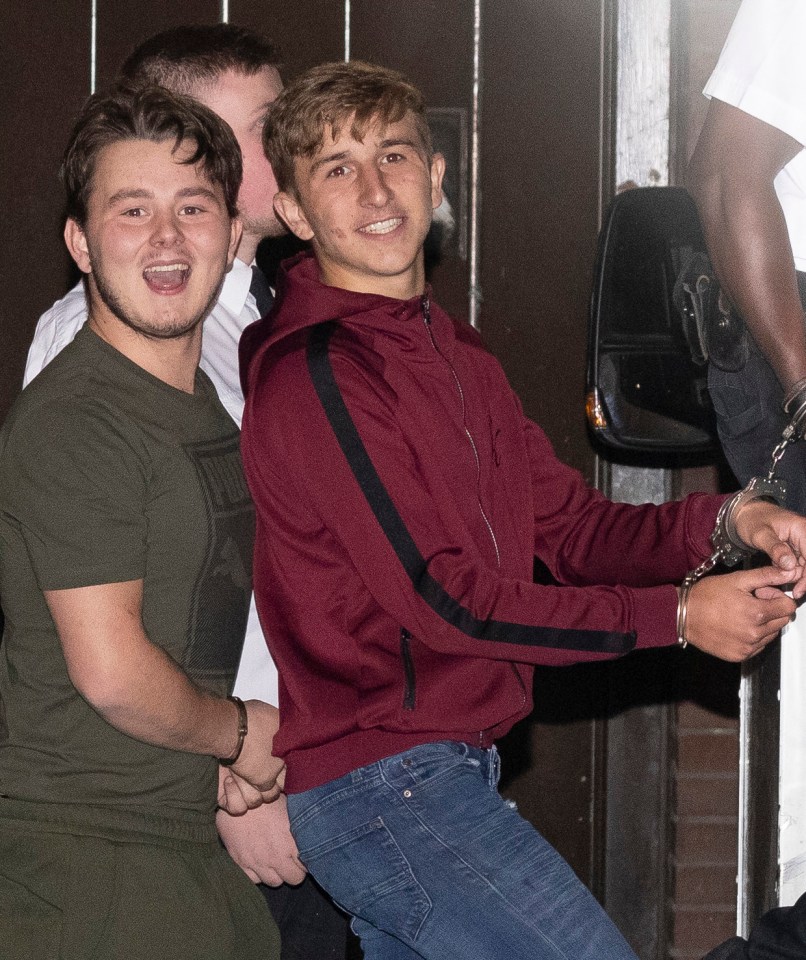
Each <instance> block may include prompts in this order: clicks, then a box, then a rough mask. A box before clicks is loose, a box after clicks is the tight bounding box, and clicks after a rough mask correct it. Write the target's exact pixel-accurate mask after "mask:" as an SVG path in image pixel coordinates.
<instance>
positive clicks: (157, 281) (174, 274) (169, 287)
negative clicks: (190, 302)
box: [143, 263, 190, 293]
mask: <svg viewBox="0 0 806 960" xmlns="http://www.w3.org/2000/svg"><path fill="white" fill-rule="evenodd" d="M189 276H190V264H187V263H159V264H155V265H154V266H153V267H146V268H145V270H143V279H144V280H145V282H146V283H147V284H148V287H149V289H150V290H153V291H154V292H155V293H177V292H178V291H180V290H183V289H184V288H185V287H186V286H187V281H188V277H189Z"/></svg>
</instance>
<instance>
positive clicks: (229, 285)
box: [218, 257, 252, 317]
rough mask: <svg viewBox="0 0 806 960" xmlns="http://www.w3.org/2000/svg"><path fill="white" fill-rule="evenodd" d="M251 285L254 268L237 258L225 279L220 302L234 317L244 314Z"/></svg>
mask: <svg viewBox="0 0 806 960" xmlns="http://www.w3.org/2000/svg"><path fill="white" fill-rule="evenodd" d="M251 283H252V267H251V266H250V265H249V264H248V263H244V262H243V260H239V259H238V258H237V257H236V258H235V260H234V261H233V263H232V267H231V269H230V271H229V273H227V275H226V276H225V277H224V283H223V285H222V287H221V295H220V296H219V298H218V302H219V303H220V304H222V305H223V306H224V307H226V309H227V310H229V312H230V313H232V314H233V315H234V316H236V317H237V316H239V315H240V314H241V313H242V312H243V308H244V304H245V303H246V298H247V296H248V294H249V286H250V284H251Z"/></svg>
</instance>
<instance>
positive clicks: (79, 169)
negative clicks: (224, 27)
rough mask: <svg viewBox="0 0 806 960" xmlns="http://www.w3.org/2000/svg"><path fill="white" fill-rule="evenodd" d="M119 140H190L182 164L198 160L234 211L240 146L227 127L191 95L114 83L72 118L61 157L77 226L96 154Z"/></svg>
mask: <svg viewBox="0 0 806 960" xmlns="http://www.w3.org/2000/svg"><path fill="white" fill-rule="evenodd" d="M125 140H148V141H150V142H152V143H164V142H165V141H173V143H174V150H175V149H176V148H178V147H179V146H180V144H182V143H183V142H184V141H186V140H191V141H193V142H194V143H195V145H196V149H195V150H194V151H193V153H192V155H191V156H190V157H188V158H187V159H186V160H183V161H182V162H183V163H189V164H194V165H195V164H200V165H201V168H202V170H203V171H204V173H205V175H206V176H207V178H208V179H209V180H210V182H211V183H214V184H217V185H218V186H220V187H221V189H222V190H223V191H224V200H225V202H226V205H227V211H228V213H229V215H230V216H231V217H234V216H237V213H238V191H239V190H240V187H241V177H242V173H243V168H242V162H241V148H240V147H239V146H238V141H237V140H236V139H235V135H234V134H233V132H232V130H231V129H230V128H229V126H228V125H227V124H226V123H224V121H223V120H222V119H221V118H220V117H219V116H217V115H216V114H215V113H213V111H212V110H210V109H209V108H208V107H205V106H204V104H202V103H199V101H198V100H194V99H193V98H192V97H186V96H183V95H182V94H178V93H171V91H170V90H166V89H165V88H164V87H155V86H144V87H127V86H123V85H118V86H115V87H113V88H112V89H111V90H110V91H109V92H107V93H96V94H93V96H91V97H90V98H89V99H88V100H87V102H86V103H85V104H84V108H83V109H82V111H81V113H80V114H79V116H78V119H77V120H76V122H75V124H74V126H73V130H72V133H71V135H70V141H69V143H68V145H67V149H66V150H65V153H64V159H63V161H62V168H61V178H62V183H63V184H64V188H65V191H66V192H67V216H68V217H71V218H72V219H74V220H76V221H77V222H78V223H79V225H81V226H83V225H84V223H85V221H86V218H87V201H88V198H89V194H90V190H91V187H92V177H93V173H94V170H95V163H96V160H97V158H98V154H99V153H100V151H101V150H103V148H104V147H107V146H109V145H110V144H113V143H119V142H121V141H125Z"/></svg>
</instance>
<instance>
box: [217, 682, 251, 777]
mask: <svg viewBox="0 0 806 960" xmlns="http://www.w3.org/2000/svg"><path fill="white" fill-rule="evenodd" d="M227 700H231V701H232V702H233V703H234V704H235V706H236V707H237V708H238V742H237V743H236V744H235V751H234V752H233V753H232V754H231V756H229V757H219V758H218V762H219V763H220V764H221V766H222V767H231V766H232V765H233V763H235V761H236V760H237V759H238V757H240V755H241V750H243V743H244V740H246V735H247V733H249V718H248V716H247V713H246V707H245V706H244V702H243V700H241V698H240V697H227Z"/></svg>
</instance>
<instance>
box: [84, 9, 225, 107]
mask: <svg viewBox="0 0 806 960" xmlns="http://www.w3.org/2000/svg"><path fill="white" fill-rule="evenodd" d="M220 19H221V3H220V0H183V2H182V3H165V2H164V0H136V2H131V3H121V2H120V0H98V16H97V34H96V35H97V49H98V53H97V63H98V66H97V78H96V87H97V89H102V88H103V87H105V86H107V85H108V84H109V82H110V81H111V80H112V79H113V78H114V76H115V74H116V73H117V71H118V68H119V67H120V65H121V63H122V62H123V61H124V60H125V59H126V57H127V56H128V55H129V54H130V53H131V52H132V50H133V49H134V48H135V47H136V46H137V45H138V44H139V43H142V42H143V40H146V39H147V38H148V37H150V36H152V35H153V34H155V33H159V32H160V31H161V30H168V29H169V28H171V27H178V26H181V25H182V24H186V23H217V22H218V21H219V20H220Z"/></svg>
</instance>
